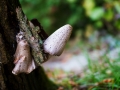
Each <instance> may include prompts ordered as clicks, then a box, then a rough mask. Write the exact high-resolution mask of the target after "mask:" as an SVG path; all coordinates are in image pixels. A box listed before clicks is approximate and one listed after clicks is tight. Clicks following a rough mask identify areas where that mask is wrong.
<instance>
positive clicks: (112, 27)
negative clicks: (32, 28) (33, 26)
mask: <svg viewBox="0 0 120 90" xmlns="http://www.w3.org/2000/svg"><path fill="white" fill-rule="evenodd" d="M20 2H21V4H22V8H23V11H24V13H25V14H26V15H27V17H28V18H29V19H30V20H31V19H34V18H36V19H38V20H39V22H40V23H41V24H42V26H43V27H44V29H45V30H46V32H47V33H48V34H51V33H52V32H53V31H55V30H56V29H57V28H59V27H61V26H63V25H65V24H67V23H68V24H71V25H72V26H73V27H74V30H73V34H72V36H75V33H76V32H78V31H79V32H82V33H83V34H82V35H84V36H86V37H89V35H90V34H91V33H92V32H93V31H94V30H98V31H99V32H103V33H110V34H112V35H116V34H118V32H119V30H120V0H20Z"/></svg>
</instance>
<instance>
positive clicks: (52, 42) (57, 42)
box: [43, 24, 72, 56]
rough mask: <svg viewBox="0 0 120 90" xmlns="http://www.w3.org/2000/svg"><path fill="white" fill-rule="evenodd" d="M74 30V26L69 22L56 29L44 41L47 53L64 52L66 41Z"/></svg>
mask: <svg viewBox="0 0 120 90" xmlns="http://www.w3.org/2000/svg"><path fill="white" fill-rule="evenodd" d="M71 32H72V26H71V25H69V24H67V25H64V26H62V27H61V28H59V29H58V30H56V31H55V32H54V33H53V34H52V35H50V36H49V37H48V38H47V39H46V40H45V42H44V43H43V48H44V51H45V53H49V54H50V55H56V56H59V55H61V53H62V52H63V49H64V47H65V44H66V42H67V41H68V39H69V37H70V35H71Z"/></svg>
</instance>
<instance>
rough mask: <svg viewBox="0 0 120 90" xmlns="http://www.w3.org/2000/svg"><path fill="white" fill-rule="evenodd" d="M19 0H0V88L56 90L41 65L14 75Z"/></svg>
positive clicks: (1, 89)
mask: <svg viewBox="0 0 120 90" xmlns="http://www.w3.org/2000/svg"><path fill="white" fill-rule="evenodd" d="M18 6H19V7H20V4H19V1H18V0H0V90H56V88H57V86H56V85H55V84H54V83H53V82H51V81H50V80H49V79H48V78H47V76H46V75H45V73H44V70H43V69H42V68H41V67H39V68H37V69H36V70H34V71H33V72H32V73H30V74H19V75H17V76H16V75H13V74H12V70H13V68H14V64H13V60H14V53H15V49H16V44H17V43H16V34H17V33H18V32H19V30H20V29H19V25H18V21H17V16H16V8H17V7H18Z"/></svg>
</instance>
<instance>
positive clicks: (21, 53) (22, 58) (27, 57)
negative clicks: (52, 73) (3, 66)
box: [12, 40, 36, 75]
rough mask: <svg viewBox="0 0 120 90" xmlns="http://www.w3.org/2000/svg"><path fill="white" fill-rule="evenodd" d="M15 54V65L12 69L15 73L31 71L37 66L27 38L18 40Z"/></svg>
mask: <svg viewBox="0 0 120 90" xmlns="http://www.w3.org/2000/svg"><path fill="white" fill-rule="evenodd" d="M14 56H15V60H14V64H15V67H14V69H13V71H12V73H13V74H15V75H17V74H19V73H23V72H24V73H30V72H31V71H33V70H34V69H35V68H36V64H35V62H34V60H33V59H32V56H31V53H30V46H29V44H28V42H27V41H26V40H20V41H19V42H18V45H17V49H16V52H15V55H14Z"/></svg>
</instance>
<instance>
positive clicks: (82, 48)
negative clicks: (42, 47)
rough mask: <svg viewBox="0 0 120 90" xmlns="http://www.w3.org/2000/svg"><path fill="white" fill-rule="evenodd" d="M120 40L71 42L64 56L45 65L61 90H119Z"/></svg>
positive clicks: (97, 38)
mask: <svg viewBox="0 0 120 90" xmlns="http://www.w3.org/2000/svg"><path fill="white" fill-rule="evenodd" d="M119 40H120V38H119V36H116V37H113V36H111V35H108V34H106V35H104V36H100V35H98V34H97V33H96V32H95V33H94V34H93V35H91V36H90V37H89V39H87V40H83V39H81V38H80V36H79V35H78V36H76V38H74V39H72V40H70V41H69V42H68V44H67V45H66V49H65V50H64V52H63V53H62V55H61V56H59V57H57V56H55V57H51V58H50V60H49V61H47V62H45V63H44V64H42V66H43V68H44V69H45V71H46V74H47V75H48V77H49V78H50V79H51V80H52V81H53V82H55V83H56V84H58V85H59V86H60V87H59V89H58V90H118V89H120V70H119V69H120V61H119V60H120V55H119V54H120V41H119Z"/></svg>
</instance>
